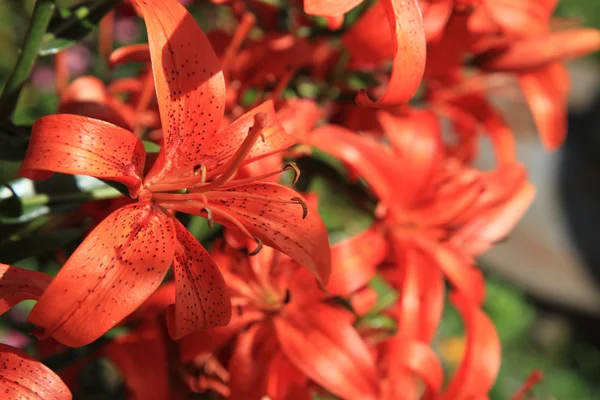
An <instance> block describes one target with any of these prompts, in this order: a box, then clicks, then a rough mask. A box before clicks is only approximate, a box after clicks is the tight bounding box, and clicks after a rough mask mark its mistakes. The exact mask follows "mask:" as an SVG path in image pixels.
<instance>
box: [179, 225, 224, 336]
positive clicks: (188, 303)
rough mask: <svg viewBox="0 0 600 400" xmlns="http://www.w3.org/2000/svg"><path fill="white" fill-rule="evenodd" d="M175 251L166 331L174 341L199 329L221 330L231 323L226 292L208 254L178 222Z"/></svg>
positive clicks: (222, 281) (216, 268) (219, 274)
mask: <svg viewBox="0 0 600 400" xmlns="http://www.w3.org/2000/svg"><path fill="white" fill-rule="evenodd" d="M173 221H174V222H175V230H176V232H177V240H178V241H179V246H176V247H175V257H174V259H173V270H174V272H175V288H176V291H177V294H176V296H175V305H173V306H171V307H169V309H168V310H167V327H168V328H169V334H170V335H171V337H172V338H173V339H174V340H177V339H181V338H182V337H184V336H185V335H188V334H190V333H193V332H196V331H198V330H200V329H204V328H210V327H213V326H224V325H227V324H228V323H229V320H230V319H231V300H230V299H229V290H228V289H227V285H226V284H225V280H224V279H223V275H221V271H219V268H218V267H217V265H216V264H215V263H214V261H213V260H212V258H211V257H210V254H208V252H207V251H206V250H205V249H204V247H202V245H201V244H200V243H198V240H196V238H195V237H194V236H192V234H191V233H190V232H189V231H188V230H187V229H186V228H185V227H184V226H183V225H182V224H181V223H180V222H179V221H178V220H175V219H174V220H173Z"/></svg>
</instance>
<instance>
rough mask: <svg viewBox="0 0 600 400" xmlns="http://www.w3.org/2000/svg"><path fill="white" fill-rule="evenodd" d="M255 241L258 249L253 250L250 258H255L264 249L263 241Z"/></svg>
mask: <svg viewBox="0 0 600 400" xmlns="http://www.w3.org/2000/svg"><path fill="white" fill-rule="evenodd" d="M254 241H255V242H256V248H255V249H254V250H252V251H251V252H250V253H248V255H249V256H255V255H257V254H258V252H259V251H261V250H262V248H263V243H262V240H260V239H259V238H257V237H254Z"/></svg>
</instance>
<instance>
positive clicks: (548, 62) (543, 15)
mask: <svg viewBox="0 0 600 400" xmlns="http://www.w3.org/2000/svg"><path fill="white" fill-rule="evenodd" d="M555 4H556V1H555V0H548V1H542V2H537V1H536V2H530V1H523V2H518V3H514V4H513V3H512V2H505V1H496V2H493V1H489V2H481V3H480V4H478V5H471V6H472V7H474V10H475V11H473V13H466V12H462V13H460V12H458V11H456V12H454V13H453V14H452V15H451V16H450V17H449V20H448V23H447V26H446V28H445V30H444V33H443V35H442V36H441V38H440V40H439V41H437V42H435V43H433V42H432V43H429V46H428V49H427V51H428V53H427V54H428V59H427V68H426V71H425V77H426V81H427V83H428V85H427V86H428V93H427V99H428V101H430V102H433V103H435V105H436V107H440V108H441V110H440V111H442V112H443V113H444V114H447V116H449V117H450V119H452V120H453V121H454V122H455V123H456V124H457V125H459V126H460V127H461V129H460V130H461V131H462V132H465V133H466V132H468V131H469V130H471V131H473V130H474V129H473V125H482V126H483V127H484V129H485V130H486V131H487V132H488V133H489V134H490V135H491V136H492V138H493V140H494V142H495V145H496V151H497V154H498V157H499V160H500V162H507V161H512V160H513V159H514V154H513V153H514V149H512V147H513V146H514V145H513V144H512V143H511V142H512V140H511V139H510V138H509V137H510V136H511V132H510V129H508V127H507V126H506V124H505V123H504V122H503V119H502V117H501V116H500V115H499V113H498V112H496V111H495V110H494V109H493V107H492V106H491V105H489V104H487V102H486V100H485V99H484V98H483V92H484V91H485V90H486V89H487V88H488V86H493V85H494V83H493V82H494V81H495V80H496V79H497V78H499V77H501V75H498V74H489V73H490V72H502V73H510V74H516V75H517V77H518V81H519V85H520V87H521V90H522V92H523V94H524V95H525V99H526V100H527V102H528V104H529V107H530V109H531V112H532V115H533V118H534V121H535V123H536V126H537V128H538V131H539V133H540V137H541V139H542V143H543V144H544V146H545V147H546V148H548V149H550V150H555V149H556V148H558V147H559V146H560V145H561V144H562V142H563V141H564V138H565V135H566V112H567V111H566V101H567V95H568V91H569V78H568V75H567V73H566V70H565V68H564V67H563V66H562V65H561V64H560V62H561V61H565V60H568V59H571V58H575V57H580V56H582V55H585V54H587V53H590V52H593V51H595V50H597V49H598V48H600V33H599V32H598V31H597V30H594V29H568V30H563V31H557V32H550V30H549V27H548V24H549V16H550V14H551V11H552V10H553V8H554V6H555ZM488 8H489V10H493V12H494V13H496V15H497V17H498V18H499V20H502V21H504V23H507V24H508V23H514V24H515V25H514V26H506V27H505V28H502V29H500V28H492V29H491V30H489V29H487V28H489V27H490V26H492V27H493V26H494V25H493V24H492V25H490V23H489V21H488V20H487V19H486V18H487V16H489V15H491V14H489V13H488ZM490 12H491V11H490ZM488 14H489V15H488ZM482 18H483V19H482ZM478 20H481V21H487V22H482V23H481V24H480V22H481V21H480V22H477V24H480V25H481V26H479V27H478V28H474V26H475V25H477V24H474V23H473V21H478ZM484 27H485V29H484ZM565 44H566V45H565ZM465 55H471V56H473V55H474V56H475V59H474V60H475V62H474V64H475V65H476V66H477V67H479V68H480V69H481V70H482V71H483V72H486V74H477V75H475V76H474V77H471V78H469V79H464V77H463V73H462V72H461V68H462V63H463V62H462V60H463V59H464V57H465ZM457 108H458V109H457ZM465 111H466V112H465ZM475 129H476V127H475ZM466 136H468V137H473V136H474V135H473V134H471V133H466ZM463 145H468V144H467V143H463ZM463 148H464V146H463Z"/></svg>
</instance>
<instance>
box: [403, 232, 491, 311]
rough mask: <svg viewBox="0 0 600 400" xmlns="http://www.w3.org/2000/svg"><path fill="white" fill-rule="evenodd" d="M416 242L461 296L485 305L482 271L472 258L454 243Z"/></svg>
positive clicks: (417, 240)
mask: <svg viewBox="0 0 600 400" xmlns="http://www.w3.org/2000/svg"><path fill="white" fill-rule="evenodd" d="M414 240H415V241H416V242H417V243H418V245H419V246H420V247H421V248H422V249H423V251H424V253H425V254H427V256H428V257H430V258H431V260H432V261H433V262H435V263H436V265H437V266H438V268H440V270H441V271H442V272H443V273H444V276H445V277H446V279H448V280H449V281H450V283H451V284H452V285H453V286H454V287H455V289H456V291H457V292H458V293H460V295H461V296H463V297H465V298H467V299H469V301H472V302H473V303H474V304H478V305H479V304H482V303H483V300H484V299H485V282H484V280H483V275H482V274H481V271H480V270H478V269H477V268H474V267H473V264H474V262H473V260H472V258H471V257H470V256H468V255H467V254H465V252H464V251H463V250H462V249H460V248H458V247H457V246H456V245H454V244H452V243H444V244H440V243H437V242H433V241H430V240H428V239H421V238H415V239H414Z"/></svg>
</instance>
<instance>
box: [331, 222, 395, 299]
mask: <svg viewBox="0 0 600 400" xmlns="http://www.w3.org/2000/svg"><path fill="white" fill-rule="evenodd" d="M387 250H388V246H387V242H386V240H385V239H384V237H383V236H382V234H381V233H380V232H378V231H377V229H376V228H375V227H373V226H371V227H369V228H367V229H365V230H364V231H362V232H360V233H359V234H357V235H354V236H351V237H349V238H347V239H345V240H343V241H341V242H338V243H336V244H334V245H333V246H331V264H332V271H331V278H330V279H329V285H328V286H327V290H328V291H329V293H331V294H333V295H340V296H349V295H351V294H352V293H353V292H354V291H356V290H358V289H360V288H361V287H363V286H364V285H366V284H367V283H368V282H369V281H370V280H371V278H373V276H374V275H375V271H376V269H377V267H378V266H379V264H380V263H381V262H382V261H383V260H384V258H385V256H386V255H387Z"/></svg>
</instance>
